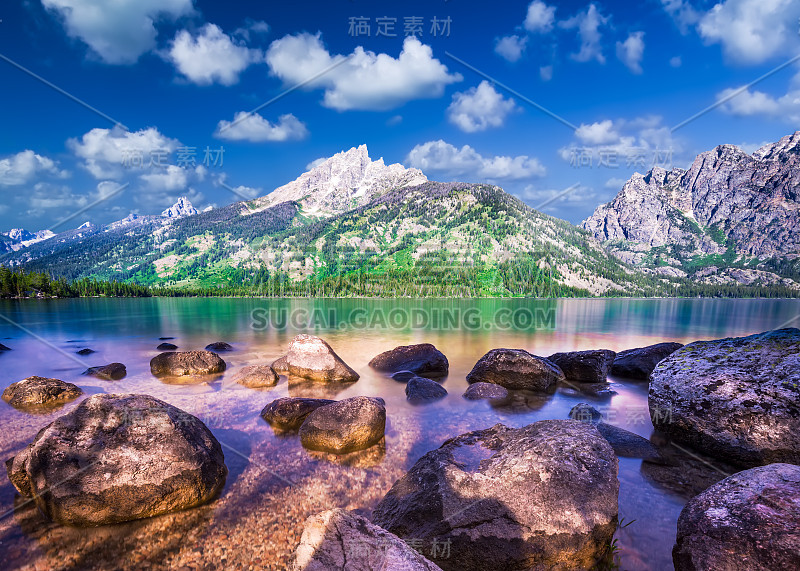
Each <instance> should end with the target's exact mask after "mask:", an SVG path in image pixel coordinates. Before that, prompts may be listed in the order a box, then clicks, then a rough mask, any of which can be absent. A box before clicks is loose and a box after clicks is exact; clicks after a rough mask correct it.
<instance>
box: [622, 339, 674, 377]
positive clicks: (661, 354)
mask: <svg viewBox="0 0 800 571" xmlns="http://www.w3.org/2000/svg"><path fill="white" fill-rule="evenodd" d="M681 347H683V345H681V344H680V343H656V344H655V345H648V346H647V347H640V348H638V349H628V350H627V351H620V352H619V353H617V356H616V357H615V358H614V363H613V364H612V365H611V374H612V375H616V376H618V377H627V378H629V379H640V380H647V379H648V378H649V377H650V373H652V372H653V369H655V368H656V365H658V363H659V362H661V361H662V360H664V359H666V358H667V357H668V356H669V355H670V354H672V353H674V352H675V351H677V350H678V349H680V348H681Z"/></svg>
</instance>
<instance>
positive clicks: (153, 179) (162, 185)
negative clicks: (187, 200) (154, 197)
mask: <svg viewBox="0 0 800 571" xmlns="http://www.w3.org/2000/svg"><path fill="white" fill-rule="evenodd" d="M189 173H190V171H188V170H187V169H185V168H183V167H179V166H177V165H167V166H166V168H165V169H164V171H163V172H154V173H148V174H143V175H140V176H139V178H140V179H141V180H143V181H144V182H145V183H147V187H148V188H149V189H151V190H155V191H168V192H170V191H175V190H183V189H185V188H186V186H187V185H188V184H189Z"/></svg>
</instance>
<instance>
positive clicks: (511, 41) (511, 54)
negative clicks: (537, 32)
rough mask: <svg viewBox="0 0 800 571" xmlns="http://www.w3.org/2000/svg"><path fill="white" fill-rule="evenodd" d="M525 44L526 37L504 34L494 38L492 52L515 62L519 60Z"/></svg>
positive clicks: (526, 42)
mask: <svg viewBox="0 0 800 571" xmlns="http://www.w3.org/2000/svg"><path fill="white" fill-rule="evenodd" d="M527 46H528V38H527V37H520V36H517V35H513V36H504V37H502V38H497V39H496V40H495V43H494V52H495V53H496V54H497V55H499V56H500V57H502V58H503V59H505V60H507V61H510V62H515V61H519V58H521V57H522V54H523V53H525V48H526V47H527Z"/></svg>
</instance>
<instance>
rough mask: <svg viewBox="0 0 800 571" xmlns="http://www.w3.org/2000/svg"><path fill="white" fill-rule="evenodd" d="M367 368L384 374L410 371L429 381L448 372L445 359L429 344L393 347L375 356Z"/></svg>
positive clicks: (448, 367) (447, 364) (448, 364)
mask: <svg viewBox="0 0 800 571" xmlns="http://www.w3.org/2000/svg"><path fill="white" fill-rule="evenodd" d="M369 366H370V367H372V368H373V369H375V370H377V371H381V372H384V373H396V372H397V371H411V372H412V373H416V374H417V375H419V376H420V377H426V378H429V379H432V378H436V377H445V376H447V372H448V371H449V370H450V363H449V362H448V361H447V357H445V356H444V353H442V352H441V351H439V350H438V349H437V348H436V347H434V346H433V345H431V344H430V343H419V344H417V345H401V346H400V347H395V348H394V349H392V350H391V351H385V352H383V353H381V354H380V355H377V356H376V357H375V358H373V359H372V360H371V361H370V362H369Z"/></svg>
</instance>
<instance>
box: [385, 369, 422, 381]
mask: <svg viewBox="0 0 800 571" xmlns="http://www.w3.org/2000/svg"><path fill="white" fill-rule="evenodd" d="M418 376H419V375H417V374H416V373H414V372H411V371H397V372H396V373H392V379H393V380H395V381H397V382H398V383H407V382H408V380H409V379H413V378H414V377H418Z"/></svg>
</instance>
